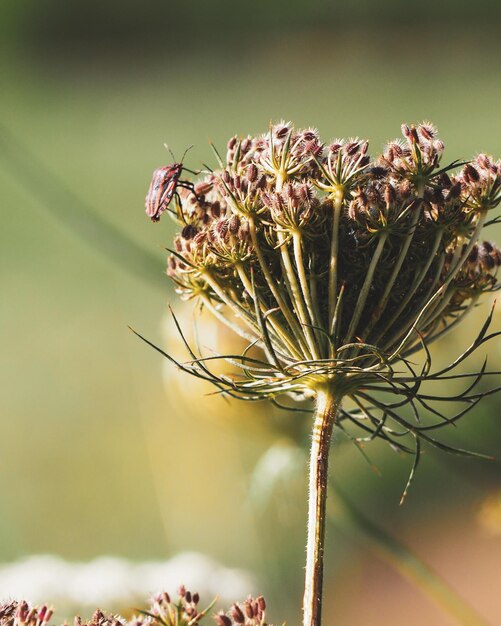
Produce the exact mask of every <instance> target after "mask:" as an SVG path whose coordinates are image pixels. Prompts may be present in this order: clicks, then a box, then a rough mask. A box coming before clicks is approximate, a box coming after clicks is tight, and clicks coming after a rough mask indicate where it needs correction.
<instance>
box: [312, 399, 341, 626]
mask: <svg viewBox="0 0 501 626" xmlns="http://www.w3.org/2000/svg"><path fill="white" fill-rule="evenodd" d="M316 403H317V406H316V411H315V417H314V421H313V432H312V438H311V450H310V468H309V472H310V475H309V493H308V532H307V543H306V574H305V583H304V598H303V626H320V624H321V620H322V591H323V577H324V552H325V520H326V507H327V487H328V478H329V449H330V444H331V436H332V430H333V427H334V424H335V422H336V416H337V414H338V411H339V407H340V405H341V399H340V398H338V397H337V395H336V393H335V392H334V390H333V389H332V388H330V387H326V388H325V389H322V390H320V391H318V392H317V398H316Z"/></svg>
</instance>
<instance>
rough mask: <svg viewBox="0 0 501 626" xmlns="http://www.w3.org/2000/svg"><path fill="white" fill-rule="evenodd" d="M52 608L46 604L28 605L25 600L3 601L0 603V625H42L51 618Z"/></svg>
mask: <svg viewBox="0 0 501 626" xmlns="http://www.w3.org/2000/svg"><path fill="white" fill-rule="evenodd" d="M52 613H53V611H52V609H51V608H50V607H48V606H47V605H45V604H44V605H43V606H41V607H30V606H29V605H28V603H27V602H24V601H23V602H15V601H12V602H5V603H4V604H0V625H1V626H44V625H45V624H48V623H49V622H50V620H51V618H52Z"/></svg>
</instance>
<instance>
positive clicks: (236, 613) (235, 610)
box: [231, 604, 245, 624]
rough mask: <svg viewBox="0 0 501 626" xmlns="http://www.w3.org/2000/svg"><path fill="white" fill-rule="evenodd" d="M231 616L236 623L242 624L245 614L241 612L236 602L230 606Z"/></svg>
mask: <svg viewBox="0 0 501 626" xmlns="http://www.w3.org/2000/svg"><path fill="white" fill-rule="evenodd" d="M231 616H232V617H233V620H234V621H235V622H236V623H237V624H244V623H245V616H244V614H243V613H242V609H241V608H240V607H239V606H238V604H234V605H233V606H232V607H231Z"/></svg>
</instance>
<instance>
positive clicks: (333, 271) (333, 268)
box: [328, 187, 344, 332]
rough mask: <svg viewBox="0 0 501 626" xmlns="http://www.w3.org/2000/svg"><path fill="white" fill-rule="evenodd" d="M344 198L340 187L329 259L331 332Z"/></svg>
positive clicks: (335, 198) (335, 197)
mask: <svg viewBox="0 0 501 626" xmlns="http://www.w3.org/2000/svg"><path fill="white" fill-rule="evenodd" d="M343 198H344V189H343V188H342V187H340V188H339V189H338V190H337V192H336V194H335V196H334V201H333V203H332V204H333V209H334V215H333V218H332V236H331V256H330V261H329V318H328V319H329V326H328V329H329V332H332V331H333V324H334V313H335V311H336V296H337V266H338V249H339V223H340V221H341V210H342V208H343Z"/></svg>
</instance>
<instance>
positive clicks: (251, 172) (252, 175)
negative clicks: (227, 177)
mask: <svg viewBox="0 0 501 626" xmlns="http://www.w3.org/2000/svg"><path fill="white" fill-rule="evenodd" d="M245 175H246V176H247V180H248V181H249V182H250V183H253V182H255V181H256V180H257V175H258V171H257V167H256V165H255V164H254V163H251V164H250V165H249V167H248V168H247V172H246V173H245Z"/></svg>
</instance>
